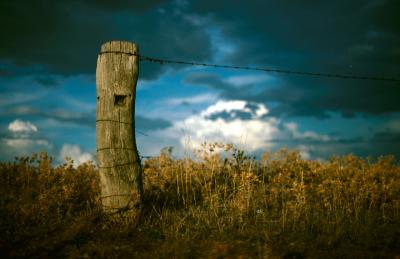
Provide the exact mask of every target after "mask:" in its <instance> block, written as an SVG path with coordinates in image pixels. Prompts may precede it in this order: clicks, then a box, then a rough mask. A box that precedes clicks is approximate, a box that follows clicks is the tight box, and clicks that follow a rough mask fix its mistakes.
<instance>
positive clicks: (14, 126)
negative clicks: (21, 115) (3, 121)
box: [8, 119, 38, 133]
mask: <svg viewBox="0 0 400 259" xmlns="http://www.w3.org/2000/svg"><path fill="white" fill-rule="evenodd" d="M8 130H9V131H11V132H13V133H31V132H37V131H38V129H37V127H36V126H35V125H34V124H32V123H31V122H29V121H22V120H19V119H16V120H15V121H13V122H11V123H10V124H9V125H8Z"/></svg>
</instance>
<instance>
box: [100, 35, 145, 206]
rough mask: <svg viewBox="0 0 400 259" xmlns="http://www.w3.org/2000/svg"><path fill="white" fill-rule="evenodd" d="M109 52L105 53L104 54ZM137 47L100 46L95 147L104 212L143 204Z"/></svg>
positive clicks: (121, 44)
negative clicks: (138, 142) (137, 115)
mask: <svg viewBox="0 0 400 259" xmlns="http://www.w3.org/2000/svg"><path fill="white" fill-rule="evenodd" d="M103 52H106V53H103ZM136 53H138V48H137V46H136V45H135V44H133V43H131V42H125V41H111V42H107V43H105V44H103V45H102V46H101V53H100V54H99V56H98V59H97V68H96V92H97V97H96V98H97V104H96V147H97V161H98V166H99V172H100V183H101V196H102V203H103V206H104V209H105V210H107V211H111V212H112V211H114V210H118V209H121V208H124V207H127V206H133V205H134V204H135V203H137V202H140V198H141V197H142V195H143V186H142V176H141V173H142V170H141V164H140V158H139V154H138V151H137V147H136V138H135V133H134V132H135V131H134V129H135V120H134V118H135V96H136V83H137V79H138V72H139V66H138V57H137V56H133V55H129V54H136Z"/></svg>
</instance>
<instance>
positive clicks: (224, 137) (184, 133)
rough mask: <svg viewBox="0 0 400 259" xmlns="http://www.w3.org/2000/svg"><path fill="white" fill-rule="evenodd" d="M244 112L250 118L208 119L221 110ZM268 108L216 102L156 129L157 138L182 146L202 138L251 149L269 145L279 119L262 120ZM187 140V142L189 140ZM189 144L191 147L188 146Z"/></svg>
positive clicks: (276, 132)
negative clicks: (248, 114)
mask: <svg viewBox="0 0 400 259" xmlns="http://www.w3.org/2000/svg"><path fill="white" fill-rule="evenodd" d="M223 111H226V112H234V111H242V112H243V111H244V112H248V113H250V114H251V117H252V118H251V119H249V120H241V119H240V118H234V119H232V120H224V119H222V118H218V119H216V120H212V119H210V116H211V115H213V114H218V113H220V112H223ZM267 111H268V110H267V108H266V107H265V106H264V105H262V104H260V105H258V109H257V110H256V111H254V110H251V109H250V108H249V107H247V102H246V101H218V102H217V103H216V104H214V105H211V106H209V107H208V108H207V109H206V110H204V111H202V112H201V113H200V114H196V115H191V116H189V117H187V118H185V119H184V120H180V121H176V122H174V123H173V126H171V127H170V128H167V129H165V130H160V131H158V132H155V134H156V135H159V137H161V136H164V138H165V137H169V138H170V139H174V138H175V139H176V140H177V141H178V142H179V143H180V144H181V147H182V148H183V149H187V148H189V149H192V148H199V147H200V145H201V143H203V142H204V141H207V142H213V141H222V142H225V143H233V144H235V145H237V146H240V147H241V148H243V149H245V150H247V151H249V152H253V151H256V150H258V149H265V148H269V147H272V144H271V140H272V139H273V137H274V136H275V135H276V134H278V131H279V130H278V124H279V121H278V120H277V119H275V118H268V119H261V116H262V115H264V114H266V113H267ZM188 139H190V141H188ZM188 143H189V144H190V145H191V147H187V145H188Z"/></svg>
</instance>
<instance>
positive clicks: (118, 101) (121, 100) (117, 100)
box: [114, 94, 126, 106]
mask: <svg viewBox="0 0 400 259" xmlns="http://www.w3.org/2000/svg"><path fill="white" fill-rule="evenodd" d="M125 99H126V95H119V94H116V95H114V105H115V106H124V105H125V103H126V101H125Z"/></svg>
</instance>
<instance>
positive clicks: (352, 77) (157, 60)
mask: <svg viewBox="0 0 400 259" xmlns="http://www.w3.org/2000/svg"><path fill="white" fill-rule="evenodd" d="M106 53H117V54H126V55H129V56H136V57H138V58H139V60H140V61H148V62H153V63H159V64H160V65H163V64H178V65H188V66H202V67H213V68H226V69H237V70H252V71H264V72H271V73H281V74H292V75H302V76H314V77H328V78H338V79H350V80H372V81H388V82H400V79H399V78H391V77H381V76H360V75H344V74H334V73H319V72H305V71H296V70H289V69H275V68H262V67H248V66H231V65H220V64H210V63H200V62H192V61H183V60H171V59H161V58H154V57H149V56H144V55H140V54H138V53H136V52H134V53H128V52H122V51H102V52H100V55H101V54H106Z"/></svg>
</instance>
